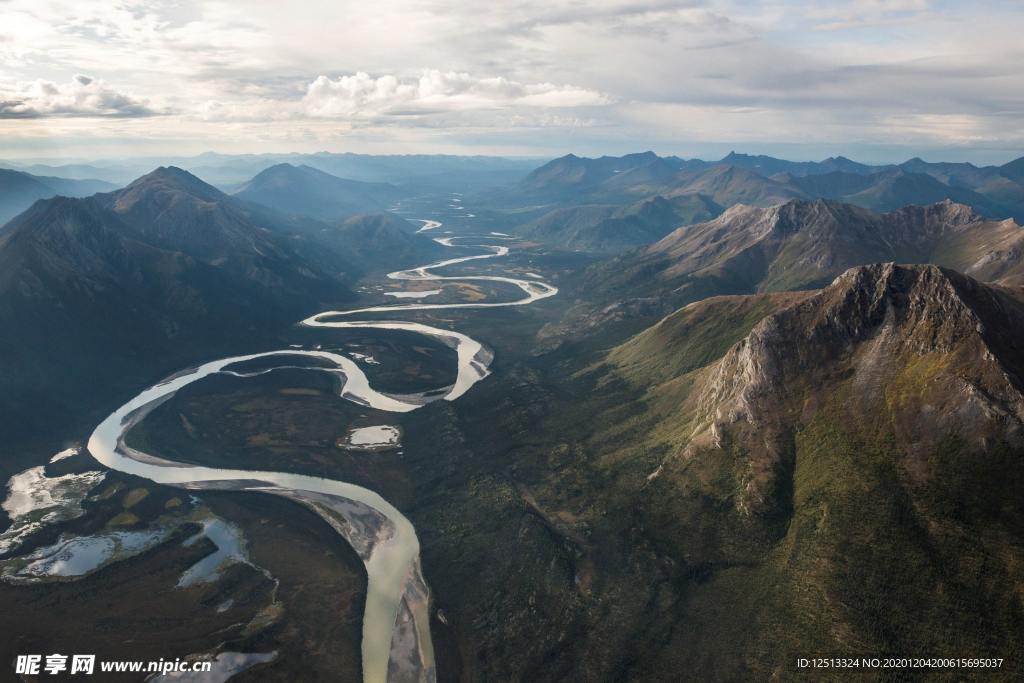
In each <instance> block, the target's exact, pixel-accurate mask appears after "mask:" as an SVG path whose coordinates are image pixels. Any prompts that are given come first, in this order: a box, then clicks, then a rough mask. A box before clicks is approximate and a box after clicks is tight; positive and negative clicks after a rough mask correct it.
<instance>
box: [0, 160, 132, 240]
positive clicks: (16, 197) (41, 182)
mask: <svg viewBox="0 0 1024 683" xmlns="http://www.w3.org/2000/svg"><path fill="white" fill-rule="evenodd" d="M115 187H117V186H116V185H113V184H111V183H106V182H103V181H102V180H69V179H67V178H52V177H46V176H36V175H32V174H30V173H24V172H22V171H12V170H10V169H6V168H0V226H2V225H3V224H4V223H6V222H7V221H9V220H10V219H11V218H14V217H15V216H17V215H18V214H19V213H21V212H22V211H24V210H25V209H27V208H28V207H30V206H32V203H33V202H35V201H36V200H37V199H46V198H48V197H55V196H57V195H63V196H65V197H87V196H89V195H91V194H95V193H97V192H106V191H108V190H112V189H114V188H115Z"/></svg>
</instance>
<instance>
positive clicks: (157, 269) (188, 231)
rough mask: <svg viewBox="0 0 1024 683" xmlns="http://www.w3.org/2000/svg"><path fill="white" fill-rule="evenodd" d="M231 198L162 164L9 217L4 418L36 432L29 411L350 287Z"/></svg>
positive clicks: (256, 334)
mask: <svg viewBox="0 0 1024 683" xmlns="http://www.w3.org/2000/svg"><path fill="white" fill-rule="evenodd" d="M225 200H226V201H225ZM236 202H237V200H232V199H231V198H227V197H226V196H225V195H222V194H221V193H219V192H218V191H217V190H215V189H214V188H212V187H210V186H208V185H206V184H205V183H202V181H200V180H198V179H197V178H195V177H194V176H191V175H189V174H187V173H185V172H183V171H180V170H177V169H160V170H158V171H156V172H154V173H153V174H150V175H148V176H145V177H144V178H141V179H139V180H138V181H136V182H135V183H132V184H131V185H130V186H129V187H127V188H125V189H124V190H121V191H119V192H115V193H110V194H105V195H102V194H101V195H96V196H93V197H89V198H84V199H68V198H63V197H57V198H54V199H48V200H41V201H39V202H37V203H36V204H34V205H33V206H32V207H31V208H30V209H29V210H28V211H26V212H24V213H22V214H21V215H19V216H18V217H17V218H15V219H14V220H13V221H11V222H10V223H9V224H8V226H7V227H6V228H5V230H4V231H3V233H0V328H2V329H4V330H8V331H11V333H10V334H5V335H3V339H2V341H0V355H2V356H3V358H4V360H5V368H7V369H6V370H5V372H4V373H3V375H2V377H0V396H2V399H0V400H2V401H3V403H4V414H5V418H4V420H3V423H2V424H0V429H2V430H3V431H5V432H6V431H7V430H19V431H20V430H27V431H28V432H29V433H31V432H32V429H33V425H32V424H31V422H30V421H27V420H26V419H25V416H26V415H28V416H35V417H37V418H41V417H42V416H45V415H55V414H61V413H62V412H63V411H66V410H68V409H69V407H70V406H72V405H73V403H74V402H75V401H76V400H80V399H81V398H82V397H83V394H85V393H89V392H91V393H93V394H94V398H99V397H103V398H105V397H106V396H107V395H108V393H109V392H116V391H117V390H118V389H119V388H121V387H123V386H127V385H129V384H130V383H131V382H140V381H143V380H146V379H152V377H151V376H150V374H149V373H152V372H154V371H156V372H160V371H169V370H171V369H173V367H175V366H177V365H181V364H183V363H187V362H192V361H194V360H195V359H196V357H199V356H204V355H206V354H209V353H211V352H212V351H213V350H215V349H221V348H228V347H233V348H235V349H237V348H238V347H237V344H238V340H239V338H240V335H241V338H243V339H244V340H245V343H246V344H255V345H259V344H261V343H263V344H265V343H267V341H268V340H270V339H273V338H274V336H275V335H276V334H277V333H278V332H279V330H280V329H282V328H283V327H284V326H287V325H290V324H291V323H293V322H294V321H295V320H299V319H301V318H302V317H304V316H306V315H309V314H310V313H312V312H314V311H315V310H319V308H320V307H321V306H322V305H328V304H331V305H334V304H343V303H344V302H346V301H348V300H351V298H352V294H351V292H350V290H349V289H348V287H347V279H346V277H345V276H344V275H341V276H339V275H336V274H327V273H326V272H325V271H323V270H322V269H320V268H319V267H318V266H317V265H316V264H314V263H313V262H311V261H309V260H308V259H305V258H303V257H302V256H300V255H299V254H298V253H296V252H295V251H294V250H293V249H291V247H290V246H289V242H290V241H291V238H290V237H289V236H287V235H285V234H282V233H276V232H274V231H272V230H270V229H269V228H266V227H261V226H260V225H257V224H253V223H250V222H247V221H246V219H245V215H244V207H241V208H240V207H238V206H236V205H235V203H236ZM94 404H95V405H97V406H101V405H102V401H94ZM35 428H36V429H38V425H35ZM44 431H45V430H44ZM36 433H42V432H38V431H37V432H36Z"/></svg>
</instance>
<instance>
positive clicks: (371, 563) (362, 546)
mask: <svg viewBox="0 0 1024 683" xmlns="http://www.w3.org/2000/svg"><path fill="white" fill-rule="evenodd" d="M420 222H421V223H422V224H423V227H422V228H421V229H420V230H419V232H423V231H427V230H435V229H437V228H439V227H441V225H442V224H441V222H440V221H436V220H426V219H423V220H420ZM465 239H468V238H467V237H440V238H435V240H434V241H435V242H437V243H439V244H442V245H444V246H446V247H452V248H456V247H475V248H479V249H483V250H484V253H482V254H473V255H469V256H462V257H457V258H452V259H447V260H443V261H438V262H436V263H431V264H428V265H425V266H420V267H417V268H413V269H410V270H401V271H396V272H393V273H390V274H389V275H388V277H389V278H391V279H393V280H400V281H423V280H431V281H449V280H459V281H467V280H468V281H491V282H501V283H506V284H512V285H515V286H517V287H518V288H519V289H521V290H522V291H523V293H524V297H523V298H521V299H517V300H514V301H502V302H473V303H452V304H418V303H410V304H393V305H381V306H371V307H367V308H358V309H353V310H347V311H324V312H321V313H318V314H316V315H314V316H311V317H309V318H307V319H305V320H303V321H301V322H300V323H299V324H300V325H303V326H306V327H314V328H316V327H324V328H334V329H337V328H372V329H380V330H406V331H410V332H416V333H419V334H423V335H426V336H429V337H433V338H435V339H438V340H440V341H441V342H442V343H444V344H446V345H448V346H449V347H452V348H454V349H455V351H456V355H457V363H458V368H457V375H456V379H455V381H454V383H453V384H452V385H451V386H448V387H441V388H440V389H438V390H436V391H429V392H424V393H419V394H407V395H394V394H385V393H382V392H378V391H376V390H374V389H373V387H372V386H370V382H369V380H368V378H367V377H366V375H365V374H364V373H363V371H362V370H361V369H360V368H359V366H358V365H357V364H356V363H355V361H353V360H352V359H351V358H349V357H347V356H344V355H341V354H338V353H333V352H331V351H321V350H306V349H294V348H293V349H282V350H278V351H267V352H263V353H255V354H248V355H243V356H233V357H228V358H220V359H218V360H213V361H209V362H207V363H203V364H202V365H199V366H197V367H193V368H189V369H187V370H184V371H181V372H179V373H177V374H175V375H173V376H171V377H169V378H168V379H166V380H164V381H162V382H160V383H159V384H156V385H154V386H152V387H150V388H148V389H146V390H145V391H143V392H141V393H140V394H138V395H137V396H135V397H134V398H132V399H131V400H130V401H128V402H127V403H125V404H124V405H122V406H121V407H120V408H118V409H117V410H115V411H114V412H113V413H111V414H110V415H109V416H108V417H107V418H106V419H105V420H104V421H103V422H101V423H100V424H99V426H97V427H96V429H95V430H94V431H93V433H92V435H91V436H90V438H89V443H88V448H89V451H90V452H91V453H92V455H93V457H95V458H96V459H97V460H98V461H99V462H101V463H102V464H103V465H105V466H107V467H109V468H110V469H113V470H118V471H121V472H126V473H128V474H132V475H135V476H139V477H143V478H145V479H149V480H151V481H154V482H156V483H158V484H165V485H170V486H179V487H183V488H188V489H207V490H231V491H257V492H262V493H266V494H271V495H277V496H282V497H285V498H289V499H291V500H294V501H296V502H298V503H300V504H302V505H305V506H306V507H308V508H310V509H312V510H314V511H315V512H316V513H317V514H319V515H320V516H321V517H322V518H323V519H324V520H326V521H327V523H328V524H330V525H331V527H332V528H334V529H335V530H336V531H337V532H338V533H339V534H340V535H341V536H342V537H343V538H345V540H346V541H347V542H348V543H349V544H350V545H351V546H352V548H353V549H354V550H355V551H356V553H357V554H358V555H359V557H360V558H362V560H363V563H364V564H365V566H366V574H367V587H366V606H365V609H364V614H363V633H362V664H363V680H364V681H365V683H383V682H384V681H393V682H394V681H402V682H404V681H425V682H429V681H434V680H436V670H435V668H434V652H433V645H432V642H431V637H430V613H429V608H430V592H429V589H428V587H427V583H426V580H425V579H424V577H423V573H422V569H421V567H420V559H419V540H418V539H417V537H416V530H415V529H414V528H413V525H412V523H411V522H410V521H409V520H408V519H406V518H405V516H404V515H402V513H401V512H399V511H398V510H397V509H396V508H395V507H394V506H392V505H391V504H390V503H388V502H387V501H386V500H384V498H382V497H381V496H380V495H379V494H377V493H375V492H374V491H371V490H369V489H366V488H363V487H360V486H356V485H354V484H350V483H347V482H343V481H336V480H333V479H324V478H320V477H312V476H307V475H301V474H289V473H285V472H266V471H250V470H229V469H220V468H213V467H201V466H195V465H190V464H185V463H179V462H173V461H170V460H165V459H163V458H160V457H157V456H154V455H152V454H148V453H144V452H141V451H138V450H136V449H134V448H132V447H130V446H128V445H127V444H126V443H125V435H126V434H127V433H128V432H129V430H131V428H132V427H133V426H134V425H136V424H138V423H139V422H140V421H142V420H143V419H144V418H145V417H146V415H148V414H149V413H150V412H152V411H153V410H154V409H155V408H156V407H157V406H159V405H160V404H161V403H163V402H164V401H167V400H169V399H170V398H171V397H173V396H174V394H175V393H176V392H177V391H178V390H180V389H182V388H183V387H185V386H188V385H189V384H192V383H193V382H197V381H199V380H201V379H203V378H204V377H208V376H210V375H213V374H217V373H228V374H233V375H236V376H242V377H246V376H253V375H256V374H263V373H265V372H269V371H271V370H274V369H279V368H284V367H289V365H287V360H288V357H292V358H294V357H296V356H305V357H312V358H317V359H319V360H320V361H323V362H326V363H327V364H329V367H311V368H309V369H310V370H314V371H320V372H327V373H331V374H334V375H336V376H337V377H338V378H339V385H340V395H341V397H342V398H344V399H347V400H350V401H353V402H355V403H358V404H360V405H366V406H369V407H372V408H376V409H378V410H385V411H390V412H397V413H402V412H408V411H411V410H416V409H417V408H420V407H422V406H424V405H426V404H427V403H430V402H432V401H435V400H447V401H454V400H456V399H458V398H459V397H461V396H462V395H463V394H465V393H466V392H467V391H468V390H469V389H470V388H472V386H473V385H474V384H476V383H477V382H479V381H480V380H482V379H484V378H485V377H487V376H488V374H489V373H490V371H489V367H490V364H491V360H492V359H493V356H492V353H491V351H490V350H489V349H487V348H486V347H485V346H484V345H483V344H481V343H480V342H478V341H476V340H475V339H472V338H471V337H469V336H467V335H464V334H462V333H460V332H456V331H453V330H448V329H442V328H438V327H431V326H428V325H424V324H421V323H417V322H407V321H397V320H387V321H382V320H377V321H374V320H338V318H344V317H347V316H352V315H356V314H367V313H379V312H392V311H422V310H439V309H449V308H451V309H464V308H492V307H502V306H523V305H527V304H530V303H533V302H534V301H538V300H540V299H544V298H547V297H550V296H554V295H555V294H557V293H558V289H557V288H556V287H554V286H552V285H550V284H547V283H545V282H542V281H541V280H539V279H536V280H534V279H531V280H520V279H515V278H509V277H500V276H487V275H471V276H458V275H455V276H442V275H437V274H435V273H433V272H431V271H433V270H436V269H439V268H445V267H448V266H452V265H455V264H458V263H464V262H467V261H474V260H481V259H493V258H497V257H501V256H505V255H507V254H508V253H509V248H508V247H507V246H504V245H494V244H481V243H474V244H462V243H461V242H462V241H463V240H465ZM477 239H486V240H500V239H508V237H507V236H505V235H500V236H499V235H491V236H486V237H483V238H477ZM457 240H458V241H459V242H460V243H459V244H454V242H455V241H457ZM269 357H275V358H277V357H279V358H280V359H281V362H282V364H281V365H280V366H275V367H273V368H269V369H265V370H262V371H260V372H255V373H243V372H239V371H237V370H233V369H232V366H235V365H237V364H239V363H242V362H244V361H249V360H253V359H257V358H269Z"/></svg>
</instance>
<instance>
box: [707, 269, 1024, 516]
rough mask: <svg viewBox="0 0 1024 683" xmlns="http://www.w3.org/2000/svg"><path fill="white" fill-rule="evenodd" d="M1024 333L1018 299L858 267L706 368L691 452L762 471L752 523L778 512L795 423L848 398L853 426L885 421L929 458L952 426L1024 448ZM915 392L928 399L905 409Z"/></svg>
mask: <svg viewBox="0 0 1024 683" xmlns="http://www.w3.org/2000/svg"><path fill="white" fill-rule="evenodd" d="M1021 325H1024V306H1022V303H1021V302H1020V301H1019V300H1018V299H1016V298H1014V297H1012V296H1010V295H1009V294H1007V293H1006V292H1005V291H1002V290H1000V289H998V288H992V287H988V286H986V285H983V284H981V283H980V282H977V281H976V280H973V279H972V278H969V277H967V276H964V275H961V274H959V273H956V272H955V271H950V270H947V269H945V268H941V267H939V266H934V265H898V264H896V263H876V264H872V265H866V266H857V267H854V268H850V269H848V270H846V271H845V272H843V273H842V274H841V275H840V276H839V277H837V278H836V279H835V280H834V281H833V282H832V283H831V284H830V285H829V286H827V287H826V288H824V289H823V290H821V291H820V292H818V293H817V294H815V295H813V296H811V297H809V298H807V299H804V300H802V301H799V302H797V303H795V304H793V305H791V306H789V307H787V308H783V309H782V310H780V311H778V312H776V313H773V314H771V315H769V316H767V317H765V318H764V319H762V320H761V321H760V322H759V323H757V324H756V325H755V326H754V327H753V329H751V331H750V333H749V334H748V335H747V336H746V338H744V339H743V340H741V341H740V342H738V343H737V344H735V345H734V346H733V347H732V348H731V349H730V350H729V351H728V352H727V353H726V355H725V356H723V357H722V359H721V360H720V361H719V362H717V363H716V364H715V365H713V366H710V367H709V368H708V370H707V371H706V373H705V374H704V375H703V377H702V378H701V379H700V380H699V381H698V391H697V392H696V393H695V395H694V396H693V398H692V403H691V404H690V406H691V409H693V410H695V411H696V413H697V415H698V419H697V422H698V425H699V426H698V427H697V430H696V431H695V432H694V435H695V438H694V439H693V440H692V441H691V443H690V445H689V446H688V447H687V454H688V455H692V454H693V453H695V452H696V451H697V450H699V449H702V448H708V447H711V448H722V447H723V444H726V443H732V444H740V445H741V448H742V449H743V451H744V452H745V453H746V454H747V456H748V457H749V458H750V460H751V462H752V464H753V467H752V470H754V471H756V472H759V473H760V474H759V476H758V477H757V478H755V479H753V480H751V481H750V482H749V484H748V486H747V487H746V488H745V489H744V491H743V493H742V495H741V496H740V499H739V500H738V501H737V504H738V506H739V508H740V510H741V511H743V512H745V513H748V514H760V513H769V514H770V513H772V512H774V511H776V510H777V509H778V506H779V505H780V500H779V498H778V496H777V495H776V494H777V484H778V481H779V477H784V476H786V472H787V470H786V458H787V457H788V456H787V453H790V452H791V447H792V433H791V432H790V431H787V425H789V424H791V422H792V420H794V419H797V418H798V417H799V416H800V415H802V414H803V415H805V416H806V411H807V410H808V406H818V405H821V404H822V403H823V402H825V401H827V400H829V399H828V397H829V396H832V395H835V394H838V393H842V394H843V395H844V396H846V395H848V396H849V399H848V400H847V401H846V403H845V404H844V410H845V419H846V420H848V421H849V422H850V423H851V424H853V423H861V422H863V423H864V424H868V425H874V424H875V423H876V422H877V420H878V419H879V416H880V415H884V416H885V420H886V423H887V424H890V423H891V425H892V428H893V429H894V431H895V433H896V434H895V436H896V438H897V439H898V440H901V441H904V442H906V443H912V444H913V445H914V446H913V447H914V448H917V449H921V450H923V451H924V452H928V449H930V448H934V447H936V446H937V444H938V443H939V441H941V439H943V438H945V436H946V435H947V434H948V433H949V431H950V429H951V428H952V429H953V430H955V431H956V432H957V433H958V434H959V436H960V437H961V438H962V439H963V440H964V443H965V444H970V445H971V446H972V447H976V448H977V447H982V448H983V447H985V445H986V444H989V443H991V442H992V441H993V440H996V439H1009V440H1010V441H1011V443H1019V442H1020V441H1021V440H1022V437H1024V396H1022V394H1021V391H1020V388H1019V379H1014V376H1015V375H1016V376H1017V377H1018V378H1019V367H1018V366H1019V365H1020V363H1019V361H1017V360H1015V359H1017V358H1018V357H1019V356H1018V354H1017V353H1016V352H1015V351H1013V350H1012V349H1011V350H1009V351H1008V350H1007V349H1008V346H1009V345H1011V344H1012V342H1009V341H1008V340H1007V337H1009V338H1012V337H1013V336H1015V335H1014V334H1013V330H1019V329H1021ZM922 359H926V360H927V362H928V363H929V365H928V367H929V368H930V372H931V374H930V375H929V377H928V382H927V383H923V384H922V383H920V380H914V381H913V382H911V383H910V384H909V385H908V384H907V381H908V377H907V372H908V368H916V367H920V365H919V364H920V363H921V362H923V361H922ZM967 378H969V379H967ZM908 387H909V388H908ZM907 392H915V393H914V395H915V397H917V398H918V399H919V400H915V401H906V400H904V399H905V397H906V395H907ZM921 403H924V404H927V405H928V406H929V410H928V411H922V410H920V409H919V406H920V405H921ZM782 504H784V503H782Z"/></svg>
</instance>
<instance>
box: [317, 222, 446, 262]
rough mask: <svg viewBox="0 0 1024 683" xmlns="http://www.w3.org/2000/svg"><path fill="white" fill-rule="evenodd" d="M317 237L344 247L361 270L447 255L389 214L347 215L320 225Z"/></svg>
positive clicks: (429, 239) (444, 251) (407, 223)
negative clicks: (319, 236)
mask: <svg viewBox="0 0 1024 683" xmlns="http://www.w3.org/2000/svg"><path fill="white" fill-rule="evenodd" d="M320 239H321V240H322V241H323V242H325V243H327V244H333V245H336V246H337V248H338V249H339V250H344V252H345V253H346V254H347V255H350V257H351V258H352V259H353V261H354V262H356V263H359V264H360V266H361V267H362V268H363V269H364V270H378V271H390V270H397V269H399V268H408V267H410V266H413V265H417V264H420V263H426V262H429V261H430V260H432V259H441V258H444V257H445V255H448V254H450V251H449V250H448V249H447V248H445V247H443V246H441V245H440V244H438V243H437V242H435V241H434V240H433V239H432V238H431V237H429V236H427V235H418V234H416V226H414V225H413V224H411V223H410V222H409V221H407V220H405V219H403V218H399V217H397V216H395V215H394V214H389V213H377V214H363V215H359V216H350V217H349V218H346V219H345V220H344V221H341V222H340V223H337V224H334V225H332V226H329V227H327V228H323V229H322V231H321V238H320Z"/></svg>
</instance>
